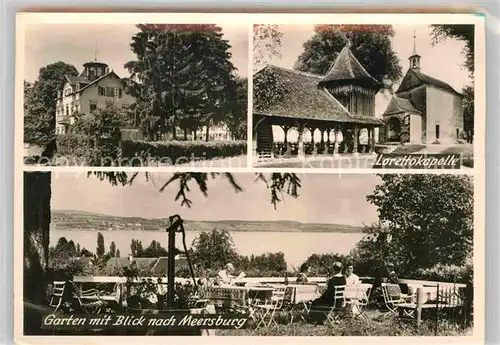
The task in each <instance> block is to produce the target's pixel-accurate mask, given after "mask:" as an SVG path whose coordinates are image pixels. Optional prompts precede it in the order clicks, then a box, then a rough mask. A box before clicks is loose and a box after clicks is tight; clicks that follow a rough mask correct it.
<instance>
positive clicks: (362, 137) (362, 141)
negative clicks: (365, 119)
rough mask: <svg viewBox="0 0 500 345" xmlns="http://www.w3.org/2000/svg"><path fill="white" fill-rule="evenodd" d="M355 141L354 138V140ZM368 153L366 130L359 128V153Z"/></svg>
mask: <svg viewBox="0 0 500 345" xmlns="http://www.w3.org/2000/svg"><path fill="white" fill-rule="evenodd" d="M354 140H356V138H354ZM367 151H368V129H366V128H361V130H360V131H359V152H360V153H366V152H367Z"/></svg>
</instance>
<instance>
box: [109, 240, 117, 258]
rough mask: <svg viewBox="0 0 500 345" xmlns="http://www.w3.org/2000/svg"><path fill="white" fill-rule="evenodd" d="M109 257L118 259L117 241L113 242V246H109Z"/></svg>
mask: <svg viewBox="0 0 500 345" xmlns="http://www.w3.org/2000/svg"><path fill="white" fill-rule="evenodd" d="M109 255H110V256H111V257H112V258H114V257H117V255H116V243H115V241H111V244H110V245H109Z"/></svg>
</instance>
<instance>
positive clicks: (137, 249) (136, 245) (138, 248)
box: [130, 240, 144, 258]
mask: <svg viewBox="0 0 500 345" xmlns="http://www.w3.org/2000/svg"><path fill="white" fill-rule="evenodd" d="M130 251H131V254H132V256H133V257H135V258H142V257H144V247H143V246H142V241H139V240H132V242H131V243H130Z"/></svg>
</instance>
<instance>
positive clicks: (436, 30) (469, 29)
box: [431, 24, 474, 79]
mask: <svg viewBox="0 0 500 345" xmlns="http://www.w3.org/2000/svg"><path fill="white" fill-rule="evenodd" d="M431 28H432V31H431V38H432V43H433V44H437V43H440V42H443V41H445V40H447V39H456V40H459V41H462V42H464V43H465V47H464V50H463V52H462V53H463V55H464V56H465V63H464V67H465V68H467V70H468V71H469V75H470V77H471V78H472V79H473V78H474V25H472V24H437V25H431Z"/></svg>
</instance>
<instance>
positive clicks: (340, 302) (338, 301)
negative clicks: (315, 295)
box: [310, 285, 347, 325]
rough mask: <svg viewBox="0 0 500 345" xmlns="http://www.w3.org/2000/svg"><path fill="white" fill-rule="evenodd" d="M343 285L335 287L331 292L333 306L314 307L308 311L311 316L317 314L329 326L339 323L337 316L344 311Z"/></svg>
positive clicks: (345, 303) (345, 302)
mask: <svg viewBox="0 0 500 345" xmlns="http://www.w3.org/2000/svg"><path fill="white" fill-rule="evenodd" d="M344 291H345V285H339V286H335V289H334V292H333V305H331V306H315V307H314V308H311V309H310V313H311V314H315V313H319V314H322V315H323V316H324V317H325V321H327V322H328V323H329V324H330V325H334V324H336V323H338V322H340V317H339V315H340V314H341V313H342V312H344V311H345V307H346V305H347V301H346V299H345V296H344Z"/></svg>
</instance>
